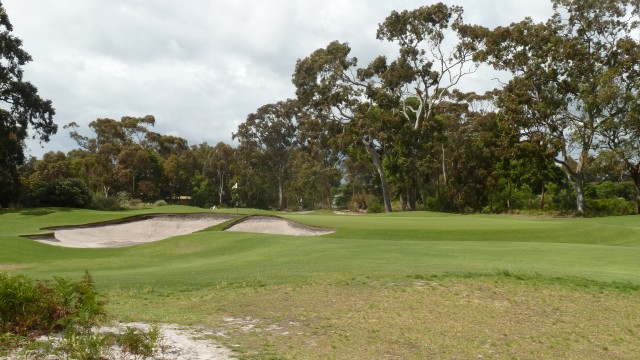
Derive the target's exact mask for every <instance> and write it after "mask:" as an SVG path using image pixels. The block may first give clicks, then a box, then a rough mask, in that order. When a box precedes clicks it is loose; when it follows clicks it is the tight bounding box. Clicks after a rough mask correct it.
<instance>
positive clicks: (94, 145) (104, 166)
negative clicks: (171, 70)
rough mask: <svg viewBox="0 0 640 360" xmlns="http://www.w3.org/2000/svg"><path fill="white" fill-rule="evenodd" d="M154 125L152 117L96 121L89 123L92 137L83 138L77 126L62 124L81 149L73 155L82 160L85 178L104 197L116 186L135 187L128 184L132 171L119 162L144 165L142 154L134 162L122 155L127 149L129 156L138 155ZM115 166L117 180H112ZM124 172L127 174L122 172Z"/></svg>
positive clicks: (114, 178) (128, 117)
mask: <svg viewBox="0 0 640 360" xmlns="http://www.w3.org/2000/svg"><path fill="white" fill-rule="evenodd" d="M154 125H155V118H154V117H153V116H151V115H147V116H144V117H131V116H124V117H122V118H121V119H120V121H118V120H114V119H109V118H99V119H96V120H94V121H92V122H91V123H89V128H90V129H91V130H92V132H93V136H86V135H82V134H81V133H80V132H79V131H78V130H79V128H80V126H79V125H78V124H77V123H75V122H71V123H69V124H67V125H65V129H68V130H69V136H70V137H71V138H72V139H73V140H75V141H76V143H77V144H78V146H79V147H80V152H76V154H75V155H76V156H82V157H83V160H84V166H83V167H84V170H83V172H84V173H85V175H84V178H86V179H87V184H89V186H90V187H91V188H92V190H94V191H96V192H97V191H101V192H102V194H103V196H104V197H109V195H110V194H111V193H112V190H113V188H114V187H117V186H118V184H119V183H120V184H123V183H126V184H127V185H126V186H125V188H126V189H129V190H135V188H136V186H135V184H133V183H130V182H129V181H133V180H132V179H133V178H134V177H132V176H131V172H130V171H129V170H132V169H129V168H128V167H127V166H120V167H118V165H119V163H120V161H121V160H125V162H127V163H128V164H130V165H132V164H146V163H147V161H142V159H143V158H144V157H145V156H146V155H144V154H142V153H140V156H138V158H139V160H140V161H136V160H130V159H129V158H128V157H127V156H125V155H124V154H123V153H122V152H123V151H125V150H126V153H127V154H129V155H133V154H137V153H138V150H139V149H141V148H143V147H144V145H145V144H147V141H148V140H147V135H148V134H149V129H148V128H149V127H150V126H154ZM134 148H135V149H134ZM116 167H118V170H119V180H118V179H117V178H116V177H114V172H115V170H116ZM127 169H128V171H125V170H127ZM132 195H133V194H132Z"/></svg>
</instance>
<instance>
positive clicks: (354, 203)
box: [349, 194, 380, 211]
mask: <svg viewBox="0 0 640 360" xmlns="http://www.w3.org/2000/svg"><path fill="white" fill-rule="evenodd" d="M376 203H377V204H380V201H379V200H378V198H377V197H376V196H375V195H371V194H356V195H353V196H352V197H351V201H349V210H351V211H362V210H368V209H369V207H370V206H372V205H373V204H376Z"/></svg>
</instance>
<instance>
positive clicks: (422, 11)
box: [374, 3, 477, 130]
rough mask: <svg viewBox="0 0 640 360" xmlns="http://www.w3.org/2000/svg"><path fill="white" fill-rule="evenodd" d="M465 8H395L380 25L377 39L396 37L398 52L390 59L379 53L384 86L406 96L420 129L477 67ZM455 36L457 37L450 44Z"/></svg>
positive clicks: (407, 112)
mask: <svg viewBox="0 0 640 360" xmlns="http://www.w3.org/2000/svg"><path fill="white" fill-rule="evenodd" d="M462 14H463V9H462V7H460V6H450V7H449V6H447V5H445V4H443V3H437V4H434V5H430V6H422V7H420V8H417V9H414V10H405V11H402V12H397V11H393V12H392V13H391V14H390V15H389V16H388V17H387V18H386V19H385V21H384V22H383V23H381V24H380V26H379V27H378V32H377V37H378V39H379V40H386V41H390V42H395V43H397V44H398V46H399V54H398V58H397V59H396V60H394V61H393V62H391V63H390V64H389V65H387V64H386V59H384V58H379V59H378V60H377V61H374V64H376V65H375V68H377V69H379V70H382V71H381V72H380V74H379V75H380V77H381V79H382V80H383V85H384V87H385V88H386V89H387V90H390V91H392V92H393V93H395V94H396V95H397V96H398V97H399V98H400V99H401V100H402V107H401V112H402V114H403V115H404V116H405V118H406V119H407V121H411V122H413V124H414V129H415V130H418V129H419V128H420V127H421V125H422V123H423V122H424V121H426V120H428V119H429V118H430V117H431V116H432V114H433V113H434V111H436V110H437V107H438V106H439V105H440V103H442V102H443V101H446V95H447V94H448V93H449V92H451V91H452V90H453V89H454V88H455V87H456V86H457V85H458V83H459V82H460V80H461V79H462V78H463V77H464V76H465V75H468V74H470V73H473V72H474V71H475V70H476V68H477V66H476V65H475V64H474V62H473V61H472V56H473V53H474V51H475V50H476V45H475V41H473V40H471V38H470V37H468V36H467V32H469V31H472V30H473V27H469V26H465V25H464V23H463V21H462ZM463 30H464V31H463ZM452 37H454V38H457V42H453V44H452V46H448V44H450V43H452V41H451V40H452V39H451V38H452ZM416 100H417V101H416Z"/></svg>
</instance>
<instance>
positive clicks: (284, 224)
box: [224, 215, 335, 236]
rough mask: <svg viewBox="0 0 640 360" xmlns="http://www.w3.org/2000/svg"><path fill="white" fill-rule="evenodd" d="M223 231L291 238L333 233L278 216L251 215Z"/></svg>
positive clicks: (332, 231)
mask: <svg viewBox="0 0 640 360" xmlns="http://www.w3.org/2000/svg"><path fill="white" fill-rule="evenodd" d="M224 230H225V231H235V232H249V233H262V234H277V235H291V236H320V235H327V234H331V233H334V232H335V230H334V229H328V228H319V227H314V226H309V225H303V224H300V223H297V222H295V221H292V220H288V219H284V218H281V217H278V216H265V215H252V216H247V217H245V218H243V219H240V220H238V221H236V222H234V223H233V224H231V225H229V226H227V227H226V228H225V229H224Z"/></svg>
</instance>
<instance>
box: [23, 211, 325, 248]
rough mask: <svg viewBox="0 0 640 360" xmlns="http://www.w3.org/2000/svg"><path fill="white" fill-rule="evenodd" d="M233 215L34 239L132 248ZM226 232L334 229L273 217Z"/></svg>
mask: <svg viewBox="0 0 640 360" xmlns="http://www.w3.org/2000/svg"><path fill="white" fill-rule="evenodd" d="M233 217H234V216H233V215H222V214H215V215H214V214H206V215H203V214H193V215H187V214H181V215H167V214H164V215H156V216H153V217H150V218H148V217H147V218H143V219H140V220H136V219H130V220H129V221H126V222H122V223H114V224H108V225H96V226H91V225H85V226H78V227H67V228H60V229H55V230H54V236H53V237H54V238H42V237H40V238H35V240H36V241H40V242H42V243H45V244H49V245H55V246H63V247H72V248H108V247H122V246H132V245H137V244H143V243H148V242H151V241H158V240H163V239H168V238H170V237H174V236H180V235H186V234H191V233H194V232H196V231H200V230H203V229H206V228H208V227H211V226H215V225H218V224H221V223H223V222H225V221H227V220H230V219H232V218H233ZM226 231H238V232H253V233H264V234H279V235H293V236H318V235H326V234H330V233H333V232H334V230H331V229H324V228H314V227H311V226H306V225H302V224H298V223H295V222H293V221H290V220H286V219H282V218H278V217H271V216H250V217H248V218H246V219H245V220H242V221H240V222H238V223H236V224H234V225H233V226H231V227H230V228H228V229H227V230H226Z"/></svg>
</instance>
